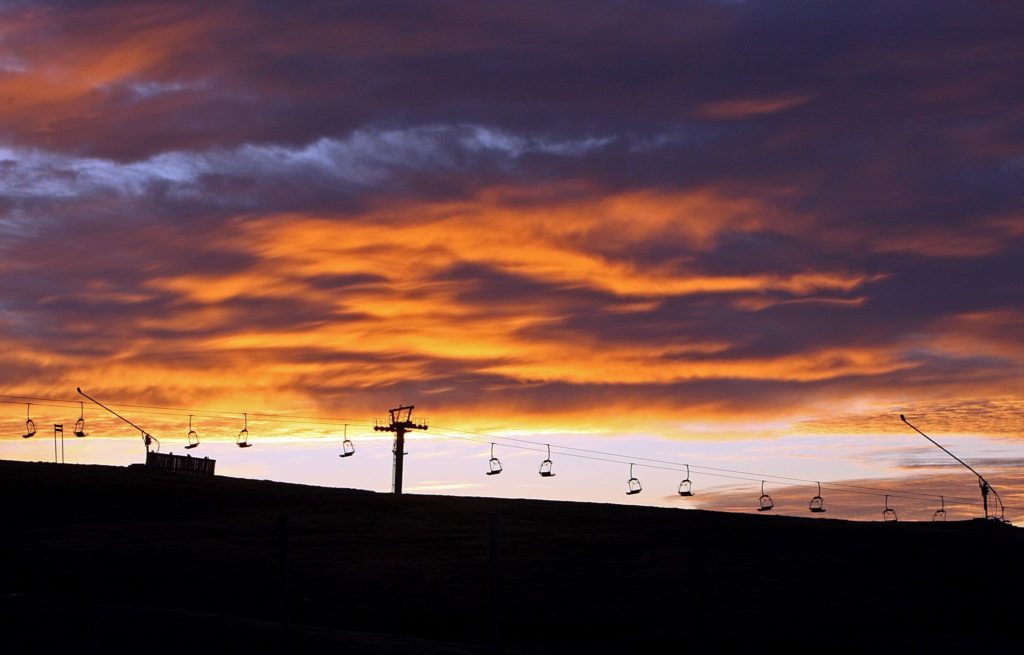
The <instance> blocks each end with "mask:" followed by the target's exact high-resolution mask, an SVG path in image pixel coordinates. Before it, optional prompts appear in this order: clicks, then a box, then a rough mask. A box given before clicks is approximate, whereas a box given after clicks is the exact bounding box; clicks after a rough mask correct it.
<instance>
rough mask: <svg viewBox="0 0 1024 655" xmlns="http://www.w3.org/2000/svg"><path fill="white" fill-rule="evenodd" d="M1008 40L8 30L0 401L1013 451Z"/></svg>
mask: <svg viewBox="0 0 1024 655" xmlns="http://www.w3.org/2000/svg"><path fill="white" fill-rule="evenodd" d="M1022 28H1024V12H1022V10H1021V9H1020V8H1017V7H1016V6H1014V5H1012V4H1008V3H1003V4H998V3H993V4H988V5H985V6H979V5H977V4H975V3H954V2H931V3H914V2H904V3H890V4H888V5H886V7H885V8H884V9H879V8H877V7H872V6H867V5H864V4H863V3H853V2H851V3H834V4H832V5H830V7H829V9H828V11H827V12H826V11H822V10H821V8H820V6H819V4H818V3H814V2H788V3H770V4H766V3H732V2H710V1H709V2H696V3H687V4H685V5H679V4H676V3H647V4H645V5H644V6H643V7H628V6H626V5H621V4H617V3H608V4H602V3H596V4H595V3H591V2H587V3H582V4H579V5H574V4H572V3H569V4H562V5H560V6H559V7H558V8H556V9H554V10H553V9H552V8H551V7H550V5H549V4H540V3H536V4H535V3H517V4H516V5H515V6H514V7H512V6H510V5H501V4H498V3H495V4H489V3H432V4H430V5H429V6H424V5H422V4H419V3H409V4H403V3H397V4H396V3H388V4H386V5H382V4H380V3H374V2H366V3H360V2H357V3H346V4H344V5H338V4H336V3H322V4H318V3H311V4H308V5H306V6H305V8H304V10H303V11H295V10H293V9H285V8H283V7H278V6H275V5H273V4H272V3H256V2H252V3H250V2H244V3H243V2H232V3H221V4H218V5H217V7H215V8H210V7H209V6H208V5H207V4H204V3H160V2H152V3H142V4H133V5H132V6H131V7H125V6H124V5H123V3H103V2H97V3H87V4H81V3H67V4H66V5H62V4H60V3H46V4H37V3H31V2H16V3H7V4H5V5H4V6H3V7H2V8H0V347H2V348H3V350H4V352H5V353H6V355H5V357H4V366H3V367H2V368H0V388H3V389H6V390H8V391H7V393H25V394H60V395H61V396H62V397H63V396H66V395H67V392H68V391H69V390H71V389H73V388H74V387H75V386H76V385H78V384H82V385H83V386H84V385H89V386H90V387H91V388H95V389H97V390H99V391H102V392H103V393H105V394H107V395H112V396H115V397H117V398H119V399H122V400H123V401H126V402H127V401H133V400H134V401H139V400H145V401H151V402H161V403H169V404H174V405H194V404H201V405H202V406H219V407H239V406H243V405H244V406H248V407H265V408H268V409H290V408H306V409H313V410H317V411H322V412H324V413H328V412H329V413H342V414H343V415H349V414H353V413H355V414H357V415H369V414H376V413H380V412H381V411H382V410H383V409H384V408H385V407H387V406H390V405H391V404H392V403H394V402H395V401H398V400H415V401H416V402H417V403H419V404H421V405H423V406H429V408H430V411H431V413H432V414H435V415H436V414H443V415H446V416H449V417H451V419H452V420H453V421H460V420H461V421H467V422H469V423H468V424H469V425H473V426H496V425H503V424H504V425H518V424H525V423H531V424H534V425H538V424H546V425H552V424H554V425H570V424H571V425H574V426H589V427H591V428H594V429H598V428H602V429H615V428H616V426H624V425H631V426H636V425H637V424H638V423H637V422H638V421H639V422H641V423H642V424H643V425H645V426H646V427H647V428H649V429H651V430H656V431H662V432H665V433H669V434H683V435H685V434H687V433H688V430H689V428H688V426H692V425H695V424H698V423H700V424H703V423H705V422H708V421H711V422H714V423H716V424H717V425H719V426H720V427H721V430H722V432H723V434H734V433H735V434H740V433H743V432H745V431H746V432H749V431H751V430H753V431H757V432H764V431H766V430H774V429H778V426H779V425H782V426H791V427H792V429H793V430H797V431H812V432H813V431H816V430H818V431H826V432H836V431H840V432H842V431H845V432H857V431H876V432H877V431H879V430H882V431H885V430H888V429H889V427H888V426H887V425H886V424H885V423H884V420H882V418H881V417H889V418H891V414H892V413H898V412H899V411H905V412H907V413H912V412H914V411H918V412H926V411H929V410H935V411H938V410H940V409H942V411H943V412H944V413H943V416H944V417H946V418H947V419H948V418H950V417H955V421H954V420H948V421H947V420H945V419H944V422H943V429H944V430H948V431H952V432H962V433H969V432H972V431H975V432H982V433H986V434H1005V435H1016V436H1019V435H1020V433H1021V428H1022V426H1024V419H1022V418H1021V416H1022V414H1021V412H1020V408H1021V403H1022V402H1024V388H1022V386H1021V384H1022V383H1021V380H1022V379H1024V378H1022V373H1024V345H1022V344H1024V340H1022V339H1021V335H1022V334H1024V329H1022V328H1024V285H1022V284H1021V272H1022V271H1021V262H1022V261H1024V203H1022V189H1024V185H1022V184H1021V181H1022V179H1024V176H1022V174H1024V139H1022V134H1024V129H1022V128H1024V111H1022V109H1021V107H1024V102H1022V100H1024V83H1022V80H1024V46H1022V45H1021V42H1020V39H1019V34H1020V31H1021V29H1022ZM951 408H960V409H961V410H963V411H954V410H953V409H951ZM750 426H754V427H753V428H751V427H750ZM892 429H900V426H899V424H898V423H896V424H894V425H893V426H892Z"/></svg>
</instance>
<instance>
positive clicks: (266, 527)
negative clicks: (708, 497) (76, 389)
mask: <svg viewBox="0 0 1024 655" xmlns="http://www.w3.org/2000/svg"><path fill="white" fill-rule="evenodd" d="M0 485H2V492H3V493H2V496H0V498H2V500H0V504H2V506H3V516H4V524H5V530H4V535H5V536H4V539H3V540H2V547H0V548H2V550H0V554H2V556H3V567H2V570H3V579H2V583H0V593H2V598H3V604H2V606H0V616H3V621H4V624H5V625H4V632H3V634H4V641H5V642H6V643H7V644H9V645H10V648H9V649H5V650H6V651H7V652H47V653H52V652H77V653H80V652H97V651H100V650H106V651H107V652H128V651H131V652H168V653H169V652H180V651H183V650H187V651H191V652H204V651H213V650H223V649H225V648H230V649H231V650H232V651H233V652H239V651H242V652H261V653H262V652H282V651H283V650H284V649H285V646H286V644H285V630H284V624H285V620H284V618H285V616H286V615H285V613H284V609H283V608H284V602H283V601H284V599H285V598H287V601H288V603H287V607H288V610H287V611H288V614H287V616H288V617H289V619H288V622H289V623H290V633H289V634H290V636H289V637H288V641H289V642H290V648H291V650H292V651H293V652H317V651H332V652H348V653H405V652H423V653H471V652H487V649H488V648H489V647H490V645H491V644H492V642H493V639H492V636H493V634H494V631H493V630H492V629H491V628H490V627H489V626H490V625H492V624H491V623H489V616H490V614H491V613H490V612H489V608H491V607H496V608H497V611H496V612H495V613H494V615H495V616H496V617H497V620H498V623H499V628H500V632H499V633H500V635H501V639H500V641H501V644H502V646H503V650H504V652H509V653H515V652H525V653H534V652H539V653H563V652H573V653H603V652H630V653H643V652H667V651H669V650H673V651H689V650H697V649H701V648H705V647H720V646H723V645H726V644H738V645H748V646H763V647H777V646H778V645H780V644H783V643H790V644H796V645H799V646H802V647H805V648H810V647H815V648H826V649H836V648H840V649H844V650H846V649H849V648H853V647H863V648H878V647H882V648H892V647H894V646H896V645H902V646H906V647H908V648H913V649H914V650H920V649H922V648H923V647H926V646H938V645H941V646H943V647H944V648H947V649H948V648H952V647H955V646H969V645H973V646H974V647H978V646H980V645H988V646H993V645H1009V644H1010V643H1012V637H1013V635H1012V634H1011V632H1013V631H1015V630H1016V626H1015V623H1014V621H1015V620H1016V619H1017V617H1018V616H1019V612H1020V607H1019V602H1018V601H1017V600H1016V597H1017V594H1018V593H1019V590H1020V589H1021V588H1022V583H1024V567H1022V565H1021V559H1020V554H1021V553H1022V552H1024V551H1022V546H1024V538H1022V534H1024V533H1022V532H1021V531H1020V530H1018V529H1015V528H1010V527H1001V526H996V525H989V524H984V523H982V522H977V521H976V522H961V523H948V524H944V525H933V524H915V523H899V524H879V523H853V522H847V521H838V520H821V519H818V520H810V519H800V518H791V517H777V516H763V515H758V516H752V515H734V514H722V513H715V512H703V511H695V510H682V509H661V508H642V507H639V508H638V507H626V506H617V505H599V504H590V503H564V502H543V501H528V500H502V499H487V498H454V497H439V496H418V495H412V496H409V495H407V496H404V497H400V498H399V497H393V496H390V495H386V494H375V493H370V492H364V491H353V490H345V489H329V488H321V487H307V486H300V485H290V484H281V483H274V482H266V481H253V480H241V479H232V478H222V477H217V478H212V479H205V480H201V479H186V478H179V477H173V476H170V475H159V474H153V473H151V472H147V471H145V470H136V469H123V468H114V467H103V466H70V465H69V466H59V465H54V464H27V463H16V462H0ZM491 515H496V517H497V519H496V522H497V545H498V548H497V555H498V559H497V568H496V571H497V580H498V591H497V594H496V595H495V596H494V597H493V601H494V602H495V604H493V605H492V603H491V601H492V596H491V595H490V593H489V584H488V580H489V571H491V570H492V569H491V560H490V548H489V544H490V535H491V529H490V517H491ZM282 516H287V526H288V530H287V544H288V548H287V551H286V556H287V564H286V567H285V568H286V569H287V572H288V575H287V583H286V585H285V584H284V582H283V579H282V576H281V574H280V572H281V570H282V560H281V556H282V549H281V548H280V546H281V538H282V532H281V530H280V529H279V527H280V523H279V520H280V519H279V517H282ZM285 589H287V591H285ZM1000 596H1006V597H1007V598H1008V600H1005V601H1002V602H1000V601H997V600H995V599H997V598H999V597H1000Z"/></svg>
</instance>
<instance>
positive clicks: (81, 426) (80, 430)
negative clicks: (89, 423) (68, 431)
mask: <svg viewBox="0 0 1024 655" xmlns="http://www.w3.org/2000/svg"><path fill="white" fill-rule="evenodd" d="M78 404H79V405H80V411H79V414H78V420H77V421H75V436H76V437H86V436H89V433H88V432H86V431H85V403H78Z"/></svg>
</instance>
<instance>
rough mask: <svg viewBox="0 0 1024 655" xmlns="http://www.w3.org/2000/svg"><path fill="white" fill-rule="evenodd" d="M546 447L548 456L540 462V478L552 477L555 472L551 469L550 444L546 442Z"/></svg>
mask: <svg viewBox="0 0 1024 655" xmlns="http://www.w3.org/2000/svg"><path fill="white" fill-rule="evenodd" d="M547 447H548V458H547V459H545V460H544V461H543V462H541V463H540V469H539V471H540V477H542V478H553V477H555V474H554V473H553V472H552V471H551V444H547Z"/></svg>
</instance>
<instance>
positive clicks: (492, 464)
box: [487, 444, 501, 475]
mask: <svg viewBox="0 0 1024 655" xmlns="http://www.w3.org/2000/svg"><path fill="white" fill-rule="evenodd" d="M499 473H501V460H499V459H498V458H497V457H495V456H494V444H491V459H490V460H488V462H487V475H498V474H499Z"/></svg>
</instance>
